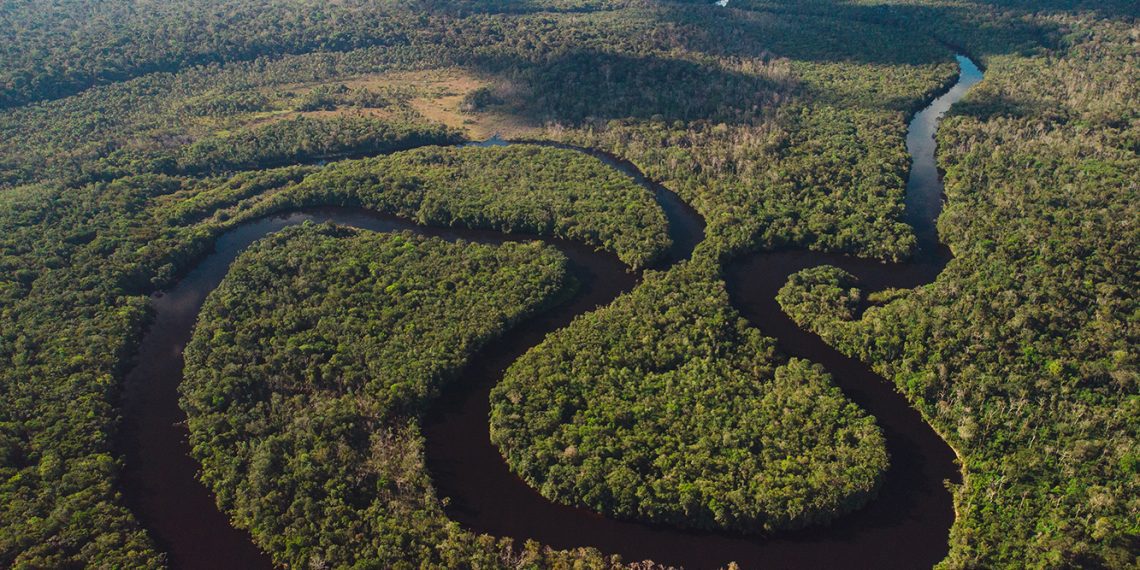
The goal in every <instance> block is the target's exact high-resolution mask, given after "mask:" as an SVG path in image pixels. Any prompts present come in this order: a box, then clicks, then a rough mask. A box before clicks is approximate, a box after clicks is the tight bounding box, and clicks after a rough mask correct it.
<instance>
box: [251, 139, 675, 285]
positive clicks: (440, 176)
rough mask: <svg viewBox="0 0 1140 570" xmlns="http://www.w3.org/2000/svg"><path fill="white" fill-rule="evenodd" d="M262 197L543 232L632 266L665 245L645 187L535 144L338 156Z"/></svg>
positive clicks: (279, 203) (274, 203)
mask: <svg viewBox="0 0 1140 570" xmlns="http://www.w3.org/2000/svg"><path fill="white" fill-rule="evenodd" d="M269 204H270V206H269V207H275V208H284V206H285V205H288V206H299V205H322V204H336V205H353V206H357V205H363V206H366V207H369V208H372V209H375V210H379V211H383V212H390V213H394V214H398V215H401V216H404V217H406V218H409V219H413V220H415V221H417V222H420V223H422V224H430V225H436V226H451V225H462V226H466V227H476V228H493V229H500V230H503V231H507V232H512V231H513V232H529V233H536V234H542V235H553V236H558V237H562V238H566V239H570V240H574V241H580V242H583V243H587V244H590V245H594V246H597V247H598V248H599V249H606V250H609V251H613V252H616V253H617V254H618V257H619V258H621V260H622V261H624V262H625V263H626V264H628V265H630V266H632V267H635V268H637V267H644V266H645V265H647V264H649V263H651V262H652V261H654V260H655V259H656V258H657V257H658V256H660V255H661V254H662V253H663V252H664V250H665V249H666V248H667V247H668V245H669V238H668V236H667V235H666V233H665V216H664V214H662V213H661V209H660V208H658V207H657V204H656V202H654V200H653V196H652V195H651V194H650V193H649V192H646V191H645V190H644V189H643V188H641V187H640V186H638V185H637V184H635V183H634V182H633V181H632V180H630V179H629V178H628V177H626V176H625V175H623V174H621V173H619V172H617V171H615V170H613V169H610V168H608V167H605V166H603V165H602V164H601V163H600V162H599V161H598V160H597V159H595V158H592V157H589V156H586V155H584V154H582V153H579V152H574V151H568V150H558V149H551V148H542V147H537V146H511V147H507V148H471V147H469V148H462V149H452V148H425V149H417V150H414V151H410V152H406V153H400V154H397V155H394V156H388V157H380V158H374V159H365V160H360V161H345V162H341V163H338V164H335V165H332V166H330V167H329V168H326V169H324V170H323V171H321V172H319V173H316V174H314V175H312V176H310V177H308V178H307V179H305V181H304V182H302V183H301V184H298V185H296V186H295V187H292V188H289V189H288V191H286V192H284V193H283V194H282V195H280V196H275V197H274V198H272V199H270V201H269Z"/></svg>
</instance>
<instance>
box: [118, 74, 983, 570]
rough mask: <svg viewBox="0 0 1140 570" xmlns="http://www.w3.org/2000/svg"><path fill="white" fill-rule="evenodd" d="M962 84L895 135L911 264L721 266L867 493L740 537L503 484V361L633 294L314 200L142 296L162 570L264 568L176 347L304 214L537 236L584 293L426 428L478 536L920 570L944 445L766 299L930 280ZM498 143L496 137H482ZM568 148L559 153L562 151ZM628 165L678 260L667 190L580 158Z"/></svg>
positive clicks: (827, 260) (864, 371)
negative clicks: (182, 403)
mask: <svg viewBox="0 0 1140 570" xmlns="http://www.w3.org/2000/svg"><path fill="white" fill-rule="evenodd" d="M958 61H959V64H960V69H961V71H960V76H959V80H958V82H957V83H956V84H955V85H954V86H953V87H952V88H951V89H950V90H949V91H948V92H946V93H945V94H943V95H941V96H940V97H938V98H937V99H935V100H934V101H933V102H932V103H931V104H930V105H929V106H928V107H926V108H925V109H924V110H922V111H921V112H919V113H917V114H916V115H915V117H914V118H913V120H912V121H911V124H910V128H909V131H908V134H907V149H908V151H909V152H910V154H911V157H912V161H913V166H912V170H911V173H910V178H909V180H908V184H907V197H906V206H907V208H906V221H907V222H908V223H909V224H910V225H911V226H912V227H913V228H914V231H915V234H916V236H917V237H918V242H919V248H918V252H917V254H916V255H915V257H914V259H913V260H912V261H911V262H910V263H907V264H884V263H879V262H877V261H871V260H861V259H856V258H852V257H848V256H842V255H834V254H823V253H817V252H809V251H781V252H763V253H756V254H752V255H748V256H745V257H743V258H741V259H738V260H736V261H734V262H733V263H731V264H730V265H729V266H728V267H727V268H726V272H725V277H726V281H727V283H728V287H729V292H730V295H731V297H732V300H733V304H734V305H735V306H736V308H737V309H738V310H739V311H740V312H741V313H742V314H743V315H744V316H745V317H746V318H747V319H748V320H749V321H750V322H751V323H753V324H754V325H756V326H757V327H759V328H760V330H761V331H762V332H763V333H764V334H765V335H767V336H771V337H775V338H776V339H777V343H778V346H779V348H780V350H781V351H782V352H784V353H785V354H787V355H791V356H798V357H802V358H806V359H808V360H811V361H813V362H818V363H820V364H822V365H824V366H825V367H826V368H827V370H828V371H829V372H830V373H831V374H832V376H833V378H834V381H835V382H836V384H837V385H838V386H839V387H840V388H841V389H842V390H843V392H844V394H845V395H847V396H848V397H849V398H851V399H852V400H853V401H854V402H856V403H857V404H859V405H860V406H862V407H863V408H864V409H865V410H867V412H868V413H870V414H871V415H873V416H874V417H875V418H876V421H877V422H878V424H879V425H880V426H881V427H882V429H883V431H884V433H885V435H886V441H887V449H888V451H889V452H890V456H891V468H890V469H889V470H888V472H887V473H886V475H885V477H884V481H883V486H882V488H881V490H880V492H879V496H878V498H877V499H875V500H874V501H872V502H871V504H870V505H868V506H867V507H866V508H864V509H862V510H860V511H858V512H855V513H852V514H849V515H846V516H844V517H842V518H840V519H839V520H838V521H836V522H835V523H833V524H831V525H828V526H826V527H819V528H810V529H805V530H801V531H794V532H784V533H776V534H774V535H771V536H762V537H761V536H736V535H731V534H725V533H713V532H697V531H685V530H678V529H674V528H669V527H661V526H654V525H648V524H644V523H638V522H632V521H619V520H613V519H608V518H605V517H602V516H600V515H598V514H596V513H593V512H590V511H587V510H583V509H578V508H573V507H567V506H562V505H557V504H554V503H551V502H549V501H547V500H546V499H544V498H543V497H541V496H540V495H539V494H538V493H537V492H535V491H534V490H533V489H531V488H530V487H528V486H527V485H526V484H525V483H524V482H523V481H521V480H520V479H519V478H518V477H516V476H515V475H514V474H512V473H511V472H510V471H509V470H508V468H507V466H506V464H505V462H504V461H503V459H502V457H501V456H500V455H499V452H498V449H497V448H496V447H495V446H494V445H493V444H491V442H490V439H489V432H488V417H489V411H490V402H489V397H488V396H489V393H490V390H491V387H493V386H494V385H495V384H496V383H497V382H498V381H499V379H501V377H502V373H503V371H504V370H505V369H506V367H507V366H508V365H509V364H510V363H511V362H513V361H514V360H515V359H517V358H518V357H519V356H520V355H522V354H523V353H524V352H525V351H526V350H528V349H529V348H531V347H533V346H534V345H536V344H538V343H539V342H540V341H541V340H542V338H544V337H545V336H546V334H548V333H549V332H551V331H554V330H557V329H559V328H561V327H564V326H566V325H567V324H568V323H569V322H570V321H571V320H572V319H573V318H574V317H575V316H577V315H579V314H582V313H584V312H587V311H590V310H593V309H595V308H596V307H599V306H602V305H605V304H607V303H609V302H610V301H611V300H613V299H614V298H615V297H616V296H617V295H619V294H621V293H622V292H625V291H629V290H630V289H632V288H633V286H634V285H636V283H637V280H638V276H637V275H636V274H634V273H631V272H629V271H628V270H627V268H626V267H625V266H624V265H623V264H622V263H621V262H620V261H618V259H617V258H616V257H615V256H613V255H612V254H608V253H603V252H597V251H594V250H593V249H592V248H590V247H587V246H584V245H582V244H577V243H572V242H568V241H565V240H559V239H552V238H545V237H540V236H532V235H525V234H503V233H499V232H494V231H487V230H473V229H464V228H446V229H443V228H431V227H423V226H418V225H415V224H413V223H412V222H409V221H407V220H403V219H400V218H396V217H392V216H385V215H380V214H376V213H373V212H368V211H365V210H357V209H345V208H316V209H306V210H301V211H296V212H291V213H287V214H283V215H274V216H270V217H266V218H263V219H259V220H256V221H252V222H249V223H246V224H243V225H241V226H238V227H236V228H234V229H232V230H230V231H228V232H226V233H224V234H222V235H221V236H220V237H219V238H218V239H217V241H216V243H215V247H214V252H213V253H211V254H210V255H208V256H206V257H205V258H204V259H203V260H202V261H201V262H200V263H198V264H197V265H196V266H195V268H194V269H193V270H191V271H190V272H189V273H188V274H187V275H186V276H185V277H183V278H182V279H181V280H180V281H179V282H178V283H177V284H176V285H175V286H173V287H172V288H171V289H169V290H168V291H165V292H163V293H157V294H155V295H153V296H152V297H151V307H152V309H153V310H154V315H155V317H154V320H153V322H152V324H151V325H150V327H149V328H148V330H147V332H146V334H145V335H144V337H143V339H142V342H141V345H140V347H139V351H138V354H137V356H136V364H135V366H134V368H133V369H132V370H131V371H130V372H129V373H128V374H127V377H126V379H125V382H124V393H123V400H122V414H123V425H122V429H121V430H120V437H119V438H118V440H119V444H118V445H119V447H120V451H121V453H122V456H123V457H125V468H124V472H123V476H122V480H121V489H122V491H123V494H124V496H125V498H126V501H127V504H128V506H130V507H131V508H132V509H133V510H134V512H135V513H136V514H137V516H138V517H139V519H140V520H141V521H142V524H143V525H144V526H145V528H146V529H147V530H148V532H149V533H150V535H151V536H152V537H153V538H154V539H155V540H156V542H157V543H158V544H159V546H160V548H162V549H163V550H164V551H165V552H167V554H168V557H169V562H170V565H171V566H172V567H174V568H210V569H219V568H242V569H246V568H268V567H271V563H270V560H269V557H268V555H266V554H265V553H263V552H261V551H260V550H259V549H258V548H257V547H256V546H255V545H254V544H253V543H252V541H251V539H250V535H249V533H248V532H247V531H245V530H243V529H237V528H234V527H233V526H231V524H230V522H229V520H228V517H227V516H226V515H225V514H224V513H222V512H220V511H219V510H218V508H217V506H216V504H215V503H214V497H213V494H212V493H211V492H210V491H209V490H208V489H207V488H206V487H205V486H204V485H202V484H201V483H200V482H199V481H198V480H197V479H196V474H197V472H198V469H199V466H198V464H197V463H196V462H195V461H194V460H193V459H192V458H191V457H190V455H189V445H188V443H187V436H188V433H187V431H186V428H185V424H184V422H185V419H186V418H185V414H184V413H183V412H182V410H181V409H180V408H179V406H178V385H179V383H180V382H181V381H182V367H183V361H182V350H183V348H184V347H185V346H186V343H187V342H188V341H189V339H190V335H191V333H192V330H193V326H194V324H195V321H196V319H197V315H198V312H199V310H200V309H201V306H202V303H203V301H204V300H205V298H206V295H207V294H209V292H210V291H212V290H213V289H214V288H215V287H216V286H217V285H218V283H220V282H221V280H222V278H223V277H225V275H226V272H227V271H228V269H229V266H230V264H231V263H232V262H233V260H234V259H235V258H236V257H237V256H238V255H239V254H240V253H241V252H242V251H243V250H244V249H245V248H246V247H248V246H249V245H250V244H251V243H253V242H254V241H256V240H258V239H260V238H262V237H264V236H266V235H268V234H270V233H273V232H275V231H278V230H280V229H282V228H284V227H287V226H291V225H296V224H299V223H302V222H304V221H307V220H312V221H332V222H334V223H338V224H343V225H347V226H353V227H357V228H362V229H367V230H371V231H397V230H409V231H414V232H416V233H418V234H421V235H425V236H435V237H441V238H444V239H450V240H457V239H464V240H467V241H474V242H479V243H492V244H497V243H503V242H505V241H520V240H532V239H539V240H542V241H544V242H546V243H549V244H551V245H553V246H555V247H557V248H559V249H560V250H561V251H562V252H563V253H564V254H565V255H566V256H567V257H568V258H569V259H570V263H571V270H572V271H573V272H574V274H575V275H576V277H577V278H578V280H579V281H580V283H581V287H580V290H579V292H578V293H577V295H576V296H575V297H574V298H573V299H571V300H570V301H569V302H567V303H565V304H562V305H560V306H558V307H555V308H554V309H552V310H550V311H546V312H544V313H542V314H539V315H536V316H535V317H532V318H531V319H528V320H526V321H525V322H523V323H522V324H521V325H519V326H517V327H515V328H514V329H512V330H511V331H509V332H508V333H507V334H506V335H504V337H502V338H501V339H499V340H497V341H495V342H492V343H490V344H489V345H488V346H487V347H485V348H484V349H483V350H481V351H480V352H479V353H477V354H476V355H475V357H474V358H473V359H472V361H471V362H470V363H469V364H468V365H467V366H466V367H465V368H464V370H463V372H462V373H461V374H460V375H459V378H458V379H457V380H456V381H455V382H454V383H453V384H452V385H450V386H449V387H447V388H446V389H445V390H444V392H443V396H442V397H441V398H439V399H438V400H437V401H436V402H435V403H434V404H433V406H432V408H431V410H430V411H429V413H428V415H427V417H426V419H425V421H424V434H425V437H426V440H427V441H426V455H427V457H426V459H427V465H428V468H429V471H430V473H431V475H432V478H433V481H434V482H435V484H436V487H437V489H438V492H439V495H440V496H441V497H446V498H447V500H448V507H447V513H448V515H449V516H450V517H451V518H453V519H455V520H457V521H458V522H460V523H461V524H462V525H463V526H464V527H466V528H468V529H470V530H472V531H475V532H480V533H489V534H493V535H496V536H511V537H515V538H516V539H517V540H520V541H521V540H524V539H534V540H538V541H539V542H542V543H544V544H549V545H551V546H554V547H557V548H572V547H578V546H592V547H596V548H598V549H600V550H601V551H602V552H604V553H607V554H620V555H621V556H622V557H623V558H624V559H625V560H629V561H633V560H645V559H652V560H655V561H657V562H660V563H665V564H672V565H683V566H685V567H688V568H716V567H719V566H722V565H724V564H726V563H728V562H729V561H736V562H738V563H739V564H740V565H741V566H742V567H744V568H817V567H819V568H822V567H827V568H840V567H842V568H858V567H889V568H924V567H930V566H932V565H933V564H934V563H936V562H937V561H939V560H941V559H942V558H943V557H945V555H946V553H947V550H948V546H947V537H948V531H949V528H950V525H951V524H952V523H953V518H954V513H953V505H952V502H951V497H950V494H949V492H948V491H947V490H946V488H945V486H944V484H943V481H946V480H949V481H957V480H958V478H959V472H958V468H957V466H956V465H955V463H954V453H953V451H952V450H951V449H950V448H949V446H948V445H947V444H946V443H945V442H944V441H942V440H941V439H940V438H939V437H938V435H937V434H936V433H935V432H934V431H933V429H931V427H930V426H929V425H927V424H926V423H925V422H924V421H923V420H922V418H921V417H920V415H919V414H918V412H916V411H915V410H914V409H913V408H911V407H910V406H909V404H908V403H907V401H906V400H905V398H903V397H902V396H901V395H900V394H898V393H897V392H895V390H894V388H893V386H892V385H891V384H890V383H889V382H887V381H886V380H885V379H883V378H882V377H880V376H878V375H877V374H875V373H874V372H872V371H871V370H870V369H869V367H867V366H866V365H865V364H863V363H861V362H859V361H857V360H854V359H850V358H847V357H845V356H843V355H842V354H840V353H838V352H837V351H836V350H834V349H833V348H831V347H830V346H828V345H827V344H825V343H824V342H822V341H821V340H820V339H819V338H818V337H817V336H815V335H813V334H811V333H808V332H805V331H803V330H801V329H799V328H798V327H797V326H796V325H795V323H793V322H792V321H791V320H790V319H789V318H788V317H787V316H786V315H785V314H784V313H783V312H782V311H781V310H780V308H779V306H778V305H777V304H776V301H775V294H776V292H777V291H778V290H779V288H780V287H782V286H783V284H784V283H785V282H786V279H787V276H788V275H790V274H792V273H794V272H796V271H798V270H800V269H804V268H808V267H814V266H818V265H825V264H827V265H836V266H839V267H842V268H844V269H846V270H848V271H850V272H851V273H853V274H854V275H855V276H856V277H857V278H859V279H860V282H861V286H862V287H863V288H864V289H865V290H867V291H873V290H879V289H883V288H886V287H916V286H919V285H921V284H924V283H929V282H930V281H932V280H933V279H934V278H935V277H936V276H937V275H938V274H939V273H940V272H941V270H942V268H943V267H945V265H946V263H947V262H948V261H949V259H950V253H949V251H948V250H947V249H946V248H945V247H944V246H943V245H942V244H940V243H939V242H938V238H937V231H936V229H935V226H934V220H935V219H937V216H938V214H939V212H940V211H941V203H942V184H941V181H940V179H939V175H938V171H937V169H936V167H935V162H934V150H935V147H934V139H933V134H934V132H935V129H936V128H937V123H938V119H939V118H940V117H941V116H942V114H943V113H945V111H946V110H947V109H949V107H950V106H951V105H952V104H953V103H954V102H956V101H957V100H959V99H961V97H962V96H963V95H964V94H965V92H966V90H968V89H969V87H970V86H971V85H973V84H974V83H977V82H978V81H980V80H981V77H982V74H981V71H980V70H979V69H978V68H977V66H976V65H974V63H973V62H971V61H970V60H969V59H967V58H965V57H962V56H958ZM492 144H494V143H492ZM564 148H565V147H564ZM578 150H582V151H584V152H589V153H590V154H592V155H594V156H597V157H599V158H601V159H602V160H604V161H606V162H607V164H609V165H610V166H612V167H614V168H617V169H619V170H621V171H622V172H625V173H626V174H627V175H629V176H631V177H632V178H634V179H635V180H636V181H637V182H638V183H640V184H641V185H642V186H644V187H645V188H647V189H649V190H650V191H652V192H653V193H654V195H655V196H656V197H657V199H658V202H659V204H661V206H662V208H663V210H664V211H665V213H666V217H667V218H668V221H669V233H670V237H671V238H672V239H673V241H674V245H673V247H672V248H671V249H670V251H669V252H668V255H667V256H666V259H665V260H664V261H663V265H669V264H672V263H674V262H676V261H678V260H681V259H684V258H687V257H688V256H689V254H691V253H692V250H693V247H694V246H695V245H696V244H697V243H698V242H699V241H700V240H701V239H703V237H704V222H703V220H701V218H700V216H699V215H698V214H697V213H696V212H695V211H693V210H692V209H691V208H690V207H689V206H687V205H686V204H685V203H684V202H682V201H681V200H680V199H679V198H678V197H677V196H675V195H674V194H672V193H671V192H669V191H668V190H666V189H664V188H662V187H661V186H660V185H658V184H656V183H654V182H652V181H650V180H647V179H646V178H645V176H643V175H642V174H641V173H640V172H639V171H638V170H637V168H636V167H634V166H633V165H632V164H630V163H628V162H626V161H623V160H620V159H616V158H614V157H610V156H607V155H605V154H604V153H599V152H596V151H590V150H586V149H578Z"/></svg>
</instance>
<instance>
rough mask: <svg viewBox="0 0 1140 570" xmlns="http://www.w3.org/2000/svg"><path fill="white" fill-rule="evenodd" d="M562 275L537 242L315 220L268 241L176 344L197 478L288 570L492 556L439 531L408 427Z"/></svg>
mask: <svg viewBox="0 0 1140 570" xmlns="http://www.w3.org/2000/svg"><path fill="white" fill-rule="evenodd" d="M568 280H569V276H568V274H567V273H566V269H565V258H564V257H562V256H561V254H559V253H558V252H557V251H556V250H553V249H551V248H549V247H546V246H542V245H541V244H537V243H533V244H515V243H508V244H504V245H502V246H486V245H474V244H465V243H454V244H453V243H447V242H444V241H441V240H438V239H424V238H418V237H415V236H411V235H403V234H373V233H371V232H357V231H352V230H343V229H338V228H336V227H333V226H327V225H325V226H316V225H309V226H302V227H299V228H291V229H288V230H284V231H282V232H281V233H280V234H278V235H274V236H272V237H269V238H266V239H265V240H263V241H261V242H259V243H258V244H256V245H254V246H252V247H251V248H250V249H249V250H247V251H246V252H245V253H243V254H242V255H241V257H239V258H238V260H237V261H236V262H235V263H234V265H233V267H232V269H231V270H230V273H229V275H228V276H227V277H226V279H225V281H223V282H222V285H221V286H219V287H218V289H217V290H215V292H214V293H211V295H210V297H209V298H208V299H207V302H206V304H205V306H204V307H203V309H202V313H201V315H200V317H199V324H198V327H197V328H196V329H195V331H194V337H193V340H192V341H191V344H190V345H189V346H188V347H187V349H186V380H185V382H184V384H183V385H182V391H183V406H184V407H185V408H186V410H187V412H188V414H189V417H190V424H189V427H190V433H191V444H192V445H193V449H194V455H195V457H197V458H198V459H199V460H201V462H202V469H203V470H202V479H203V480H204V481H205V482H206V483H207V484H208V485H209V486H210V487H211V488H213V489H214V491H215V493H216V494H217V498H218V502H219V505H220V506H221V507H222V508H223V509H225V510H226V511H228V512H230V513H232V515H233V517H234V520H235V521H236V522H237V524H239V525H241V526H244V527H247V528H250V529H251V530H252V531H253V534H254V537H255V540H256V541H257V542H258V543H259V544H260V545H262V547H263V548H265V549H266V550H267V551H268V552H270V553H272V555H273V557H274V559H275V560H277V561H278V562H280V563H283V564H289V565H290V566H293V567H308V566H311V565H319V564H320V563H321V561H323V563H324V564H328V565H331V566H334V567H341V566H345V565H352V564H356V565H363V566H362V567H378V568H379V567H394V566H398V565H399V564H401V562H405V563H406V562H408V561H412V560H418V561H430V562H432V563H434V564H445V565H449V566H454V565H456V564H458V563H459V561H461V560H463V561H466V560H472V559H476V560H477V559H478V558H479V557H483V558H486V559H490V560H494V559H496V558H497V557H498V552H497V549H500V548H502V547H503V546H502V545H500V544H496V543H495V542H494V541H481V540H480V539H478V538H477V537H475V536H474V535H472V534H470V533H466V532H463V531H461V530H459V529H458V528H457V527H455V526H453V525H449V524H448V521H447V518H446V517H445V516H444V514H443V511H442V505H441V504H440V502H439V500H438V499H436V497H435V495H434V492H433V490H432V486H431V483H430V480H429V478H428V474H427V471H426V470H425V469H424V467H423V461H422V451H421V449H422V436H421V435H420V433H419V429H418V423H417V421H416V420H417V418H418V416H419V415H420V414H421V412H422V411H423V409H424V406H425V403H426V401H427V400H428V399H430V398H432V397H434V396H435V395H436V394H438V392H439V390H440V388H441V386H442V385H443V384H444V383H446V382H447V381H448V380H449V379H451V378H452V377H454V376H455V374H456V373H457V372H458V370H459V367H460V366H461V365H462V364H463V363H464V362H465V361H466V359H467V357H468V356H469V355H470V354H472V353H473V352H474V351H476V350H477V349H478V348H479V347H480V346H482V345H484V344H486V343H487V342H489V341H492V340H494V339H495V338H496V337H497V336H499V335H500V334H501V333H502V332H503V331H504V330H505V329H506V328H508V327H510V326H511V324H512V323H514V322H516V321H517V320H519V319H521V318H523V317H525V316H526V315H527V314H530V313H532V312H534V311H536V310H539V309H541V308H542V306H543V305H544V304H547V303H550V302H552V301H553V300H555V299H556V297H557V296H558V295H559V294H561V293H562V292H563V291H564V290H565V289H566V288H567V287H568ZM345 521H354V522H353V523H351V524H344V522H345ZM437 546H439V548H437Z"/></svg>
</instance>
